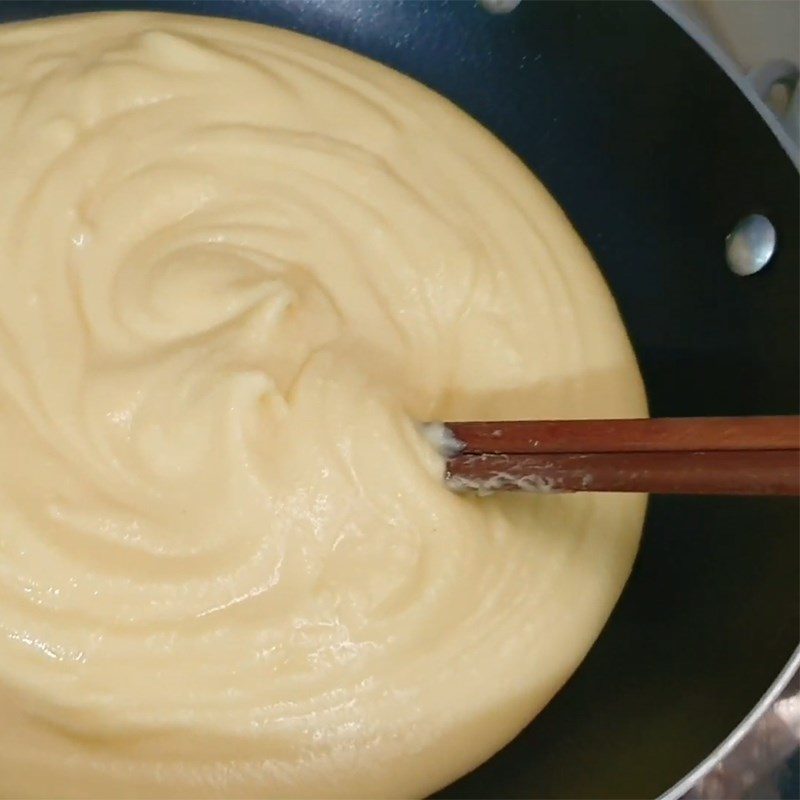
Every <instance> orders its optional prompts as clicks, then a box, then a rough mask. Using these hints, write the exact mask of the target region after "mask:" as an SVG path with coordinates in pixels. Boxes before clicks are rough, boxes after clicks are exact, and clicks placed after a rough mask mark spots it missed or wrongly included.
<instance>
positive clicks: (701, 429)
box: [445, 416, 800, 453]
mask: <svg viewBox="0 0 800 800" xmlns="http://www.w3.org/2000/svg"><path fill="white" fill-rule="evenodd" d="M798 420H800V417H791V416H787V417H685V418H681V417H675V418H671V419H670V418H666V419H580V420H551V421H547V420H545V421H540V420H536V421H530V422H527V421H519V420H517V421H514V422H447V423H445V424H446V426H447V427H448V428H450V430H451V431H452V432H453V435H454V436H455V437H456V439H458V440H459V442H461V443H462V444H463V447H462V449H461V452H463V453H584V452H595V453H649V452H659V451H662V450H670V451H675V450H796V449H798V448H800V422H798Z"/></svg>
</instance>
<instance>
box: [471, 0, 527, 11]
mask: <svg viewBox="0 0 800 800" xmlns="http://www.w3.org/2000/svg"><path fill="white" fill-rule="evenodd" d="M521 2H522V0H481V5H482V6H483V9H484V11H488V12H489V13H490V14H508V13H510V12H511V11H513V10H514V9H515V8H516V7H517V6H518V5H519V4H520V3H521Z"/></svg>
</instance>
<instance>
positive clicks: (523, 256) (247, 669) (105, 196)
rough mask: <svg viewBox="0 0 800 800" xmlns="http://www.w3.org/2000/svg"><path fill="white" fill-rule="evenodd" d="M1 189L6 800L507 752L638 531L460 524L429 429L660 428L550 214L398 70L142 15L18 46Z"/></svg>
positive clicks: (486, 508)
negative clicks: (586, 421) (562, 422)
mask: <svg viewBox="0 0 800 800" xmlns="http://www.w3.org/2000/svg"><path fill="white" fill-rule="evenodd" d="M0 175H2V192H0V443H1V445H0V795H2V796H4V797H19V796H39V797H44V796H48V797H52V796H56V795H57V796H59V797H112V796H113V797H118V798H119V797H137V798H145V797H154V798H155V797H164V798H202V797H230V798H246V797H322V796H339V797H349V798H354V797H373V798H374V797H379V796H405V797H407V796H414V795H416V796H421V795H424V794H425V793H426V792H430V791H432V790H434V789H435V788H437V787H438V786H440V785H443V784H445V783H447V782H449V781H451V780H452V779H454V778H455V777H457V776H458V775H460V774H461V773H463V772H465V771H467V770H468V769H470V768H472V767H474V766H476V765H477V764H478V763H479V762H480V761H482V760H483V759H485V758H487V757H488V756H489V755H491V754H492V753H493V752H494V751H495V750H496V749H498V748H499V747H500V746H501V745H503V744H504V743H505V742H507V741H508V740H509V739H510V738H512V737H513V736H514V735H515V734H516V733H517V732H518V731H519V730H520V729H521V728H522V727H523V726H524V725H525V724H526V723H527V722H528V721H529V720H530V719H531V718H532V717H533V716H534V715H535V714H536V713H537V712H538V710H539V709H540V708H541V707H542V706H543V705H544V704H545V703H546V702H547V701H548V700H549V699H550V697H551V696H552V695H553V693H554V692H555V691H556V690H557V689H558V688H559V687H560V686H561V684H562V683H563V682H564V681H565V680H566V678H567V677H568V676H569V674H570V673H571V671H572V670H573V669H574V667H575V666H576V664H577V663H578V662H579V661H580V659H581V658H582V657H583V655H584V654H585V652H586V651H587V649H588V648H589V646H590V645H591V643H592V641H593V639H594V638H595V636H596V635H597V633H598V631H599V630H600V627H601V626H602V624H603V622H604V621H605V619H606V617H607V615H608V613H609V611H610V609H611V607H612V605H613V604H614V602H615V600H616V598H617V596H618V593H619V592H620V589H621V587H622V585H623V583H624V581H625V579H626V577H627V575H628V572H629V569H630V566H631V562H632V559H633V557H634V553H635V550H636V547H637V543H638V538H639V533H640V527H641V522H642V515H643V509H644V499H643V498H641V497H633V496H629V497H623V496H591V495H586V496H571V497H566V496H560V497H558V496H556V497H554V496H549V497H536V496H494V497H490V498H474V497H465V496H458V495H455V494H452V493H450V492H449V491H448V490H447V489H445V487H444V486H443V484H442V466H443V465H442V460H441V458H440V456H439V455H438V454H436V453H435V452H434V451H433V449H432V448H431V447H430V446H429V444H428V443H427V442H426V441H425V440H424V438H423V437H422V436H421V435H420V432H419V430H418V427H417V425H416V422H415V421H416V420H430V419H454V418H455V419H459V418H460V419H469V418H493V417H494V418H498V417H501V418H514V417H538V418H548V417H555V418H559V417H586V416H598V417H601V416H639V415H641V414H643V413H644V412H645V402H644V398H643V392H642V388H641V384H640V379H639V375H638V372H637V368H636V365H635V362H634V359H633V357H632V354H631V349H630V347H629V344H628V341H627V338H626V335H625V332H624V330H623V327H622V324H621V322H620V320H619V318H618V315H617V311H616V309H615V306H614V304H613V302H612V299H611V297H610V296H609V293H608V291H607V289H606V287H605V285H604V283H603V281H602V279H601V276H600V274H599V273H598V271H597V269H596V267H595V265H594V264H593V262H592V259H591V257H590V255H589V254H588V252H587V251H586V249H585V248H584V246H583V245H582V244H581V242H580V241H579V239H578V237H577V236H576V234H575V233H574V232H573V230H572V229H571V227H570V225H569V223H568V222H567V220H566V219H565V217H564V216H563V214H562V212H561V211H560V210H559V208H558V207H557V206H556V204H555V203H554V201H553V200H552V199H551V198H550V196H549V195H548V193H547V192H546V190H545V189H543V188H542V186H540V185H539V183H538V182H537V181H536V180H535V179H534V178H533V177H532V176H531V175H530V174H529V173H528V172H527V170H526V169H525V168H524V167H523V165H522V164H521V163H520V162H519V161H518V160H517V159H516V158H515V157H514V156H513V155H512V154H511V153H509V152H508V151H507V150H506V149H505V148H504V147H502V146H501V145H500V144H499V143H498V142H497V141H496V140H495V139H494V138H493V137H492V136H490V135H489V134H488V133H487V132H486V131H484V130H483V129H482V128H481V127H479V125H478V124H477V123H475V122H474V121H472V120H471V119H469V118H468V117H467V116H465V115H464V114H463V113H462V112H460V111H459V110H457V109H456V108H455V107H453V106H452V105H450V104H449V103H448V102H446V101H445V100H443V99H441V98H440V97H438V96H436V95H435V94H433V93H432V92H430V91H429V90H427V89H425V88H424V87H422V86H421V85H419V84H417V83H415V82H413V81H411V80H409V79H407V78H404V77H402V76H401V75H399V74H397V73H395V72H393V71H391V70H389V69H387V68H385V67H382V66H379V65H377V64H374V63H371V62H369V61H367V60H364V59H362V58H360V57H358V56H356V55H353V54H351V53H349V52H346V51H344V50H340V49H337V48H334V47H333V46H330V45H327V44H323V43H321V42H319V41H314V40H311V39H308V38H303V37H300V36H297V35H294V34H290V33H287V32H283V31H279V30H274V29H271V28H267V27H262V26H256V25H249V24H243V23H236V22H229V21H222V20H210V19H202V18H191V17H179V16H166V15H146V14H132V13H112V14H107V15H89V16H77V17H69V18H61V19H56V20H50V21H44V22H31V23H24V24H14V25H5V26H2V28H0ZM531 758H535V753H532V754H531Z"/></svg>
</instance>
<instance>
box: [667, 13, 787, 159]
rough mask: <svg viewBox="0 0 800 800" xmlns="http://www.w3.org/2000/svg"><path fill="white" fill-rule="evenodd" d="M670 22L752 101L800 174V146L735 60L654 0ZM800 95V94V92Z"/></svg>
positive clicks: (682, 15) (694, 24) (686, 18)
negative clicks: (693, 42) (694, 42)
mask: <svg viewBox="0 0 800 800" xmlns="http://www.w3.org/2000/svg"><path fill="white" fill-rule="evenodd" d="M652 2H653V3H655V5H657V6H658V7H659V8H660V9H661V10H662V11H663V12H664V13H665V14H666V15H667V16H668V17H669V18H670V19H672V20H673V22H675V24H676V25H678V26H680V27H681V28H682V29H683V30H684V31H686V33H688V34H689V36H691V37H692V39H694V40H695V41H696V42H697V43H698V44H699V45H700V46H701V47H702V48H703V49H704V50H705V51H706V52H707V53H708V54H709V55H710V56H711V58H713V59H714V61H716V62H717V64H719V66H720V67H721V68H722V70H723V71H724V72H725V74H726V75H727V76H728V77H729V78H730V79H731V80H732V81H733V82H734V83H735V84H736V85H737V86H738V87H739V89H740V91H741V92H742V94H743V95H744V96H745V97H746V98H747V99H748V100H749V101H750V104H751V105H752V106H753V108H755V110H756V111H757V112H758V114H759V115H760V116H761V118H762V119H763V120H764V122H766V124H767V126H768V127H769V129H770V130H771V131H772V133H773V134H775V138H776V139H777V140H778V142H779V143H780V145H781V147H782V148H783V149H784V150H785V151H786V155H788V156H789V158H790V159H791V160H792V162H793V163H794V165H795V167H796V168H797V169H798V170H800V143H797V142H794V141H792V138H791V137H790V136H789V134H788V133H787V132H786V130H785V129H784V127H783V125H781V123H780V121H779V120H778V118H777V117H776V116H775V114H773V113H772V111H771V110H770V108H769V106H767V104H766V103H765V102H764V101H763V100H762V99H761V98H760V97H759V95H758V92H757V91H756V90H755V88H754V87H753V86H752V85H751V84H750V83H749V82H748V80H747V78H746V77H745V76H744V75H743V74H742V72H741V70H740V69H739V67H737V65H736V64H735V63H734V61H733V59H732V58H731V57H730V56H729V55H728V54H727V53H726V52H725V51H724V50H723V49H722V48H721V47H720V46H719V44H718V43H717V42H716V41H715V40H714V39H713V38H712V37H711V36H709V34H708V32H707V31H706V30H705V29H704V28H703V27H702V26H701V25H699V24H698V23H697V22H696V21H695V20H693V19H691V17H689V16H688V15H686V14H685V13H683V12H682V11H681V10H680V8H679V7H678V6H676V5H675V4H674V3H673V2H670V0H652ZM799 91H800V90H799Z"/></svg>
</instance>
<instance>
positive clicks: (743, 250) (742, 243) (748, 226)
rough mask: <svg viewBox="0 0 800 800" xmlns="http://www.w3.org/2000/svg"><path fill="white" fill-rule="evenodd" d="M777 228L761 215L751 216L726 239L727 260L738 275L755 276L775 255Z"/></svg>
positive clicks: (737, 225) (740, 221) (741, 221)
mask: <svg viewBox="0 0 800 800" xmlns="http://www.w3.org/2000/svg"><path fill="white" fill-rule="evenodd" d="M776 240H777V237H776V235H775V226H774V225H773V224H772V223H771V222H770V221H769V220H768V219H767V218H766V217H765V216H763V215H761V214H750V216H748V217H745V218H744V219H742V220H739V222H738V223H737V224H736V227H735V228H734V229H733V230H732V231H731V232H730V233H729V234H728V236H727V238H726V239H725V258H726V260H727V262H728V266H729V267H730V269H731V272H733V273H735V274H736V275H754V274H755V273H756V272H758V271H759V270H760V269H763V268H764V267H765V266H766V265H767V264H768V263H769V260H770V259H771V258H772V256H773V254H774V253H775V242H776Z"/></svg>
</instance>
